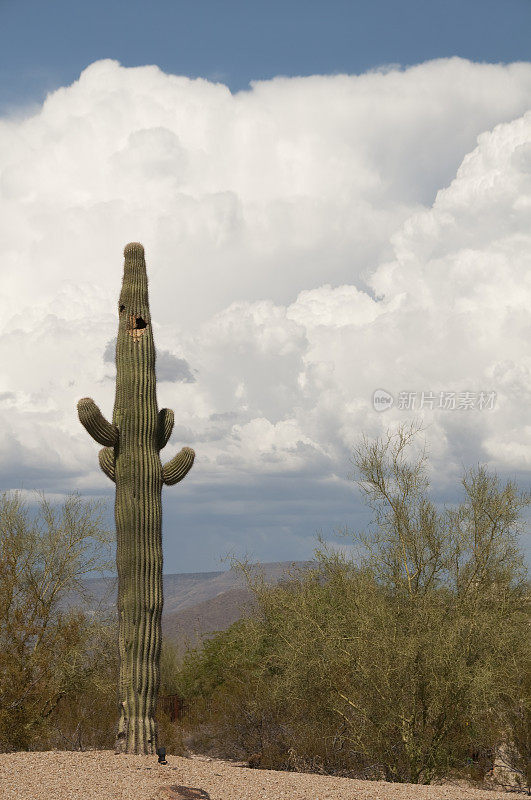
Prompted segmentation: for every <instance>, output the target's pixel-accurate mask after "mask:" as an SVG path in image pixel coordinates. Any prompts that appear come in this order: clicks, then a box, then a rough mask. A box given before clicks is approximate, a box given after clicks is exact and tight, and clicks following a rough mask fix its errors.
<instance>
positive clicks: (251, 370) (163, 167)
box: [0, 58, 531, 532]
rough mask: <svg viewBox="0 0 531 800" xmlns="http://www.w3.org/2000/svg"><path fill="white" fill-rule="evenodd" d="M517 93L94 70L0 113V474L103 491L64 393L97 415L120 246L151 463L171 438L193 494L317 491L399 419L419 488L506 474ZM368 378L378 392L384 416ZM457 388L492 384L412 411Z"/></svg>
mask: <svg viewBox="0 0 531 800" xmlns="http://www.w3.org/2000/svg"><path fill="white" fill-rule="evenodd" d="M530 98H531V65H530V64H523V63H522V64H510V65H487V64H473V63H470V62H468V61H466V60H463V59H459V58H452V59H441V60H437V61H432V62H427V63H426V64H421V65H419V66H416V67H412V68H408V69H406V70H401V69H399V68H396V69H390V70H388V71H385V72H373V73H368V74H365V75H360V76H347V75H337V76H313V77H310V78H276V79H274V80H271V81H264V82H256V83H254V84H253V85H252V88H251V90H250V91H245V92H239V93H237V94H235V95H232V94H231V93H230V91H229V90H228V89H227V87H225V86H224V85H222V84H213V83H209V82H208V81H205V80H201V79H198V80H190V79H188V78H185V77H181V76H175V75H166V74H164V73H163V72H161V71H160V70H159V69H158V68H156V67H137V68H133V69H125V68H123V67H121V66H120V65H119V64H118V63H117V62H115V61H110V60H105V61H100V62H96V63H94V64H92V65H90V66H89V67H88V68H87V69H86V70H85V71H84V72H83V73H82V74H81V76H80V78H79V80H78V81H76V82H75V83H74V84H73V85H72V86H69V87H65V88H63V89H60V90H59V91H57V92H54V93H53V94H51V95H49V97H48V98H47V100H46V102H45V103H44V104H43V106H42V108H41V109H40V110H39V112H38V113H35V114H34V115H33V116H31V117H28V118H27V119H25V120H22V121H21V120H20V119H19V120H14V119H9V118H4V119H3V120H2V121H1V122H0V154H1V155H0V213H1V214H2V219H3V220H4V230H5V235H4V237H3V240H2V242H1V243H0V251H1V252H0V257H1V259H2V275H3V281H2V287H1V289H0V292H1V295H0V300H1V302H2V308H3V314H2V317H1V319H0V326H1V330H2V336H1V339H0V355H1V358H2V366H3V369H2V371H1V373H0V407H1V408H2V409H3V411H4V412H5V413H4V414H3V415H2V419H3V422H0V442H1V448H0V452H1V454H2V455H1V458H2V462H1V464H0V470H1V474H2V482H3V484H4V486H6V488H8V487H10V486H11V484H12V483H13V480H14V478H13V476H20V475H22V474H25V475H26V478H28V476H34V477H31V478H29V480H33V481H34V482H36V483H38V484H39V485H41V484H42V485H43V486H44V485H45V484H46V487H48V488H51V489H52V490H53V491H60V488H61V487H62V488H63V489H64V490H65V491H66V490H70V489H72V488H79V489H81V490H83V491H108V488H109V487H108V485H107V484H108V482H107V479H106V478H105V476H104V475H103V473H101V471H100V470H99V468H98V465H97V459H96V457H95V456H96V449H95V447H96V446H95V445H94V443H93V442H92V441H91V440H90V439H89V437H87V435H86V433H85V432H84V431H83V430H82V429H81V426H80V425H79V422H78V420H77V415H76V412H75V405H76V402H77V400H78V399H79V398H80V397H82V396H87V395H89V396H93V397H94V399H95V401H96V402H97V403H98V404H99V405H100V407H101V408H102V410H103V412H104V413H105V414H106V415H107V417H108V418H110V416H111V414H112V406H113V402H114V371H113V366H112V365H113V364H114V347H115V341H116V329H117V315H116V313H115V306H116V301H117V298H118V295H119V291H120V285H121V278H122V250H123V246H124V244H125V243H126V242H128V241H133V240H134V241H142V242H143V244H144V245H145V248H146V259H147V264H148V277H149V286H150V303H151V313H152V317H153V319H154V320H155V322H154V335H155V344H156V347H157V374H158V381H159V392H158V395H159V406H163V405H164V406H169V407H171V408H174V410H175V418H176V425H175V429H174V433H173V435H172V439H171V441H170V444H169V445H168V451H169V450H170V449H175V447H176V446H177V447H180V446H181V445H182V444H189V445H192V446H193V447H195V448H196V450H197V454H198V455H197V463H196V466H195V467H194V482H195V483H194V486H196V487H203V491H205V492H207V488H206V487H207V486H210V487H212V486H213V485H214V484H215V485H216V486H218V487H219V485H220V481H221V484H222V485H224V486H226V487H227V486H229V485H230V484H233V485H243V483H245V482H246V481H249V480H251V481H252V480H255V481H256V491H257V492H260V491H263V490H264V489H263V480H273V479H275V480H276V477H279V478H280V476H286V477H287V478H289V479H290V480H292V481H293V480H296V479H297V478H298V479H300V481H303V482H304V481H305V482H310V485H314V484H315V485H316V486H317V485H319V486H320V487H321V489H322V490H323V492H324V495H323V496H324V497H326V496H327V494H326V492H327V491H328V490H329V488H330V487H331V486H334V485H335V483H334V482H335V481H337V480H339V481H340V482H341V481H344V479H345V477H346V473H347V470H348V468H349V464H348V460H349V457H350V456H351V453H352V447H353V445H354V444H355V442H356V441H357V439H358V437H359V435H360V433H361V432H366V433H368V434H369V435H378V434H380V433H381V432H382V431H383V429H384V428H385V427H387V426H389V425H396V424H398V422H399V421H405V420H406V419H408V418H409V417H411V416H412V415H417V414H418V412H420V415H421V416H423V417H424V418H425V420H426V422H427V423H428V426H429V427H428V431H427V433H428V440H429V444H430V449H431V451H432V454H433V459H434V461H433V464H434V480H435V482H436V483H438V485H439V486H440V487H441V486H442V487H443V486H444V485H445V482H449V481H450V480H451V483H452V484H453V485H455V478H456V476H457V474H459V473H460V471H461V469H462V466H463V464H465V465H469V464H470V463H474V462H475V461H477V460H483V461H485V460H486V461H488V462H489V463H490V464H491V465H492V466H493V467H495V468H497V469H499V470H501V471H511V470H512V471H516V472H519V471H521V470H524V469H526V468H528V467H529V452H530V449H529V444H530V438H531V427H530V426H529V425H528V424H527V419H526V416H525V415H526V409H527V408H528V404H529V399H530V398H529V393H530V385H531V384H530V370H531V365H530V360H529V355H528V352H527V349H528V348H527V342H528V341H529V312H528V309H529V307H530V300H531V296H530V295H531V286H530V274H529V269H528V268H527V267H528V264H527V262H528V257H529V256H528V253H529V249H530V241H529V224H528V217H529V207H530V203H531V200H530V195H531V191H530V181H531V179H530V173H531V115H530V113H529V112H527V109H528V108H529V105H530ZM526 112H527V113H526ZM378 388H381V389H385V390H386V391H388V392H389V393H391V394H392V395H393V397H394V405H393V407H392V408H391V409H390V410H388V411H386V412H385V413H378V412H376V411H375V410H374V408H373V406H372V400H371V398H372V394H373V392H374V390H375V389H378ZM466 391H468V392H475V393H479V392H480V391H487V392H488V391H494V392H496V400H495V405H494V407H493V408H492V409H488V408H487V409H484V410H482V411H480V410H478V409H477V408H476V409H469V410H464V409H460V410H459V409H455V410H450V409H446V410H443V409H437V408H435V409H433V410H430V409H429V408H426V407H424V408H423V409H419V407H418V401H419V398H420V396H421V393H422V392H435V393H439V392H455V394H456V397H458V396H459V393H462V392H466ZM400 392H412V393H415V392H416V393H417V405H416V406H414V407H413V408H410V409H408V408H400V407H399V393H400ZM169 457H171V456H169ZM312 482H313V483H312ZM185 483H186V482H185ZM17 485H19V484H17V483H16V481H15V487H16V486H17ZM291 485H292V486H294V485H295V484H291ZM301 485H302V484H301ZM326 487H328V488H326ZM193 491H194V488H193V486H192V485H191V482H190V481H189V482H188V483H187V486H185V484H184V483H183V488H182V489H181V496H183V494H184V496H186V494H187V493H193ZM207 494H208V493H207ZM303 518H304V513H303V512H302V517H301V519H303ZM308 523H309V525H310V528H311V530H312V532H313V526H312V524H311V522H310V521H309V520H308ZM301 524H302V523H301ZM279 529H282V530H284V529H285V530H286V531H287V530H288V529H289V530H293V529H292V528H290V525H289V524H287V525H286V524H283V523H282V522H280V523H279Z"/></svg>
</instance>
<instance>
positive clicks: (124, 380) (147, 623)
mask: <svg viewBox="0 0 531 800" xmlns="http://www.w3.org/2000/svg"><path fill="white" fill-rule="evenodd" d="M124 256H125V262H124V276H123V282H122V291H121V293H120V299H119V301H118V318H119V323H118V340H117V342H116V397H115V401H114V411H113V416H112V424H111V423H110V422H108V421H107V420H106V419H105V417H104V416H103V415H102V413H101V411H100V410H99V408H98V406H97V405H96V403H95V402H94V400H92V399H91V398H90V397H83V398H82V399H81V400H80V401H79V402H78V404H77V410H78V415H79V419H80V421H81V423H82V425H84V427H85V428H86V429H87V431H88V432H89V433H90V435H91V436H92V438H93V439H95V440H96V441H97V442H99V444H102V445H105V446H104V447H103V448H102V449H101V450H100V451H99V462H100V467H101V469H102V470H103V472H104V473H105V474H106V475H107V476H108V477H109V478H110V479H111V480H112V481H114V482H115V483H116V502H115V520H116V536H117V547H116V565H117V568H118V649H119V654H120V679H119V685H118V711H119V719H118V730H117V736H116V744H115V751H116V752H117V753H143V754H146V755H148V754H153V753H155V752H156V749H157V731H156V724H155V721H154V712H155V705H156V702H157V694H158V689H159V681H160V670H159V662H160V648H161V615H162V604H163V596H162V533H161V527H162V506H161V494H162V484H163V483H165V484H166V485H168V486H172V485H173V484H174V483H178V481H181V480H182V479H183V478H184V477H185V475H186V474H187V473H188V471H189V470H190V468H191V467H192V464H193V462H194V457H195V453H194V451H193V450H192V449H191V448H190V447H183V448H182V450H181V451H180V452H179V453H178V454H177V455H176V456H175V457H174V458H173V459H172V460H171V461H168V463H167V464H164V466H162V464H161V460H160V457H159V452H160V450H162V448H163V447H164V446H165V445H166V443H167V441H168V439H169V438H170V435H171V432H172V429H173V422H174V416H173V411H172V410H171V409H169V408H161V410H160V411H158V407H157V392H156V376H155V344H154V341H153V329H152V326H151V316H150V313H149V300H148V280H147V274H146V264H145V261H144V248H143V247H142V245H141V244H139V243H138V242H131V243H130V244H128V245H126V246H125V248H124Z"/></svg>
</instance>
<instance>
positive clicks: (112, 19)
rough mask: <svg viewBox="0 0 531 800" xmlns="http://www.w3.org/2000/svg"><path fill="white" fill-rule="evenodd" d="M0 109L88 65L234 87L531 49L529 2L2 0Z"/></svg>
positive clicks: (505, 57)
mask: <svg viewBox="0 0 531 800" xmlns="http://www.w3.org/2000/svg"><path fill="white" fill-rule="evenodd" d="M0 21H1V33H0V42H1V47H0V87H1V88H0V108H3V109H8V108H10V107H13V106H17V105H19V104H21V103H27V102H33V101H37V102H41V101H42V100H43V99H44V97H45V95H46V92H49V91H51V90H53V89H57V88H58V87H59V86H65V85H68V84H70V83H72V81H74V80H75V79H76V78H77V77H78V76H79V73H80V72H81V71H82V70H83V69H84V67H86V66H87V65H88V64H90V63H91V62H93V61H96V60H98V59H102V58H113V59H117V60H118V61H120V63H121V64H122V65H123V66H126V67H132V66H141V65H145V64H157V65H158V66H159V67H160V68H161V69H162V70H163V71H164V72H171V73H174V74H178V75H188V76H190V77H203V78H208V79H209V80H214V81H222V82H223V83H225V84H226V85H227V86H229V87H230V89H231V91H232V92H236V91H239V90H241V89H246V88H248V85H249V82H250V81H252V80H264V79H268V78H272V77H275V76H276V75H288V76H293V75H313V74H328V75H329V74H335V73H342V72H345V73H349V74H352V73H362V72H365V71H366V70H369V69H373V68H375V67H378V66H381V65H384V64H400V65H402V66H409V65H412V64H419V63H421V62H423V61H426V60H428V59H433V58H444V57H448V56H454V55H457V56H461V57H463V58H468V59H470V60H472V61H486V62H489V63H497V62H504V63H507V62H511V61H519V60H522V61H526V60H529V57H530V50H531V47H530V44H529V40H530V32H531V3H529V2H528V0H503V2H499V0H446V2H444V3H442V2H439V0H404V1H403V2H399V3H397V2H396V0H329V1H328V2H323V1H322V0H317V1H316V0H304V1H303V0H281V1H280V2H279V0H270V2H267V3H266V2H249V0H238V1H237V2H235V1H234V0H223V2H221V1H220V0H196V1H195V2H194V1H193V0H185V1H184V2H183V0H154V1H153V2H149V3H148V2H145V0H142V1H141V2H139V0H130V2H125V1H122V2H117V0H94V2H91V3H80V2H71V0H59V1H58V0H48V2H46V3H43V2H41V0H2V2H0Z"/></svg>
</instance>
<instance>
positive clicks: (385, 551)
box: [178, 426, 529, 783]
mask: <svg viewBox="0 0 531 800" xmlns="http://www.w3.org/2000/svg"><path fill="white" fill-rule="evenodd" d="M416 433H418V429H416V428H415V427H414V426H412V427H411V428H410V429H409V430H407V429H405V428H401V429H399V431H398V433H397V434H395V435H388V437H387V440H386V441H385V440H378V441H376V442H374V443H371V442H368V441H367V440H366V439H364V441H363V444H362V445H361V446H360V448H359V449H358V450H357V451H356V458H355V463H356V466H357V467H358V471H359V476H360V481H359V482H358V483H359V486H360V488H361V490H362V491H363V493H364V494H365V496H366V497H367V500H368V502H369V505H370V506H371V507H372V508H373V510H374V528H375V530H374V531H373V532H372V533H369V534H367V533H364V534H358V535H357V540H358V541H359V542H360V543H361V544H362V546H364V547H365V552H366V556H365V557H363V558H361V559H360V561H359V563H357V564H354V563H352V562H348V561H347V560H346V558H345V557H343V556H340V554H339V553H337V552H335V553H329V552H327V549H326V547H321V548H320V549H319V548H317V549H316V551H315V554H316V556H317V559H318V562H319V566H318V568H317V569H316V570H313V571H311V572H308V573H306V574H305V575H304V576H302V577H299V578H296V579H292V580H291V581H287V582H285V583H284V584H280V585H277V586H274V587H271V586H266V585H265V584H264V581H263V579H260V578H258V579H255V580H253V579H252V578H251V577H250V574H249V570H248V568H247V565H245V564H240V566H241V568H242V570H243V572H244V573H245V576H246V578H247V581H248V583H249V585H250V588H251V589H252V590H253V592H254V594H255V595H256V598H257V601H258V609H257V611H256V612H255V613H254V614H253V615H252V616H251V617H250V618H247V619H244V620H240V621H239V622H238V623H236V624H235V625H233V626H231V627H230V628H229V629H228V630H227V631H224V632H223V633H221V634H218V635H217V636H216V637H214V638H213V639H211V640H209V641H208V642H207V643H205V645H204V647H203V648H202V649H201V648H196V650H194V651H191V652H190V653H188V654H187V656H185V658H184V660H183V663H182V666H181V668H180V670H179V675H178V684H179V687H180V691H181V692H182V693H183V694H184V696H185V697H187V698H188V699H189V702H190V704H191V705H193V706H194V707H195V712H194V715H192V716H193V721H192V719H191V718H190V720H189V721H188V723H187V725H188V726H189V732H191V731H192V730H193V731H195V732H196V734H198V735H199V739H197V741H198V742H201V743H202V746H203V747H208V746H210V747H212V746H217V747H218V748H222V749H223V751H224V752H223V754H224V755H225V757H236V758H238V757H241V756H242V754H244V753H245V754H246V755H247V756H248V755H250V754H251V753H254V752H256V751H259V752H260V753H261V754H262V759H263V760H262V762H261V765H262V766H265V763H264V762H267V763H268V764H269V765H270V766H276V767H277V768H280V769H287V768H295V769H300V768H305V769H308V770H315V771H321V772H332V773H334V774H351V775H360V776H364V777H368V778H371V777H373V778H374V777H384V778H386V779H387V780H392V781H407V782H425V783H429V782H432V781H434V780H437V779H441V778H443V777H446V776H449V775H455V774H465V773H466V765H467V753H468V752H469V751H470V750H471V748H476V749H477V748H478V747H479V748H483V749H484V750H486V751H488V750H492V749H494V748H495V747H496V746H498V745H499V743H500V741H501V739H502V738H503V736H504V735H506V731H507V729H508V727H510V723H509V721H508V717H507V709H508V708H510V707H511V708H512V707H513V705H514V703H516V705H515V706H514V707H515V708H516V707H519V706H518V702H519V700H518V698H519V697H520V695H521V691H520V690H519V688H518V681H519V677H520V678H521V672H522V668H523V661H522V658H521V657H520V655H518V654H520V653H521V651H522V641H523V639H525V635H526V634H525V631H526V629H527V626H528V622H527V621H528V614H527V611H526V609H527V605H526V603H527V598H528V594H529V593H528V586H527V583H526V579H525V568H524V566H523V558H522V555H521V553H520V552H519V549H518V545H517V539H516V534H517V531H518V525H519V511H520V508H521V507H523V506H524V505H527V504H528V503H529V497H528V496H527V495H524V494H520V493H519V492H518V491H517V487H516V486H515V485H514V484H513V483H511V482H508V483H507V484H506V485H505V486H501V485H500V482H499V480H498V478H497V477H496V476H495V475H491V474H489V473H488V472H487V471H486V469H484V468H483V467H479V468H478V469H477V470H471V471H469V472H467V473H465V476H464V477H463V481H462V486H463V489H464V494H465V497H464V501H463V503H461V505H460V506H459V507H458V509H457V510H445V511H444V512H442V513H439V512H437V511H436V509H435V507H434V506H433V504H432V503H431V502H430V500H429V498H428V496H427V489H428V485H429V484H428V480H427V477H426V470H425V460H426V459H425V454H424V453H422V454H421V455H420V456H419V457H417V459H416V460H414V461H413V462H412V463H411V462H410V461H408V459H407V458H406V454H407V451H408V448H410V446H411V444H412V441H413V439H414V436H415V434H416ZM319 541H320V543H321V545H322V540H321V539H319ZM519 692H520V694H519ZM513 727H514V726H513ZM516 727H517V725H516ZM515 731H516V728H515ZM515 736H516V738H517V735H516V732H515ZM520 739H522V736H520ZM520 750H522V744H520ZM524 750H525V747H524ZM519 757H520V756H519Z"/></svg>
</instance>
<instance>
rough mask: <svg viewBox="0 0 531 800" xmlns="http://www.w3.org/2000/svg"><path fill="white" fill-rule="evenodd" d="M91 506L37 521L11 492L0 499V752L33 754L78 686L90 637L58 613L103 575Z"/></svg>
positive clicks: (75, 505) (73, 616)
mask: <svg viewBox="0 0 531 800" xmlns="http://www.w3.org/2000/svg"><path fill="white" fill-rule="evenodd" d="M93 512H94V505H93V504H92V503H83V502H82V501H81V500H80V498H79V497H76V496H70V497H69V498H68V499H67V500H66V501H65V503H64V505H63V508H62V509H61V513H60V514H59V515H57V514H56V511H55V509H53V508H52V507H51V506H50V504H49V503H48V502H47V501H46V499H45V498H44V495H43V496H42V498H41V506H40V514H39V515H38V516H37V519H36V520H34V521H30V520H29V519H28V512H27V509H26V508H25V507H24V505H23V504H22V501H21V499H20V497H19V495H18V493H15V495H14V496H11V495H10V494H9V493H7V492H4V494H3V495H2V497H1V498H0V751H10V750H20V749H29V748H35V747H37V746H38V743H39V741H41V740H42V739H43V737H44V738H45V737H46V735H47V732H48V730H49V721H50V717H51V715H52V714H53V713H54V711H55V709H56V707H57V705H58V703H59V702H60V701H61V699H62V698H63V697H65V695H67V694H68V693H69V692H72V691H75V689H76V687H77V686H78V685H79V681H80V673H79V669H78V665H79V664H80V659H81V657H82V654H83V652H84V648H85V646H86V644H87V639H88V638H90V631H91V624H90V623H89V622H88V621H87V619H86V617H85V615H84V614H83V612H82V611H79V610H76V609H73V610H70V611H65V610H64V609H63V610H62V609H61V601H62V600H63V599H64V597H65V596H66V595H67V594H68V593H69V592H71V591H74V590H75V591H79V592H80V593H81V595H83V587H82V583H81V579H82V578H83V577H84V576H85V575H87V574H90V573H93V572H94V571H95V570H103V569H105V568H108V561H107V560H106V558H107V555H108V552H109V545H110V540H111V536H112V535H111V534H110V533H109V532H108V531H106V530H104V529H102V528H101V526H100V523H101V516H100V515H98V516H97V517H96V518H94V515H93Z"/></svg>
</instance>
